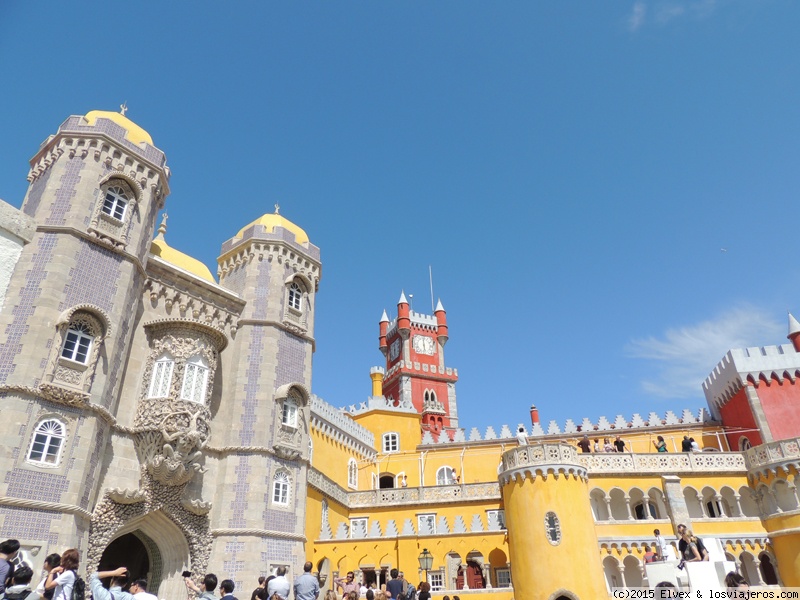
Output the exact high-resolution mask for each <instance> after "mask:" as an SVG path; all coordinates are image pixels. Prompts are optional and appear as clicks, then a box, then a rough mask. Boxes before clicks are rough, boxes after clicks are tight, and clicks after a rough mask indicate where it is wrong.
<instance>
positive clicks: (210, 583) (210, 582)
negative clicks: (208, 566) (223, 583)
mask: <svg viewBox="0 0 800 600" xmlns="http://www.w3.org/2000/svg"><path fill="white" fill-rule="evenodd" d="M200 585H202V586H203V589H204V590H205V591H207V592H213V591H214V590H215V589H217V576H216V575H214V574H213V573H209V574H207V575H206V576H205V577H203V583H201V584H200Z"/></svg>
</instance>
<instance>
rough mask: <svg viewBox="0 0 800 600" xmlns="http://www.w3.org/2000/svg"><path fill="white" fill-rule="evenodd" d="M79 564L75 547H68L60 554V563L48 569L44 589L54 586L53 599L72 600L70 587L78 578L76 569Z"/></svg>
mask: <svg viewBox="0 0 800 600" xmlns="http://www.w3.org/2000/svg"><path fill="white" fill-rule="evenodd" d="M79 564H80V554H78V551H77V550H76V549H75V548H70V549H69V550H65V551H64V554H62V555H61V564H60V565H59V566H57V567H53V568H52V569H50V573H49V574H48V575H47V581H46V582H45V584H44V589H45V590H50V589H53V588H55V590H56V591H55V592H53V600H72V588H73V587H74V586H75V580H76V579H78V575H77V573H76V571H77V570H78V565H79Z"/></svg>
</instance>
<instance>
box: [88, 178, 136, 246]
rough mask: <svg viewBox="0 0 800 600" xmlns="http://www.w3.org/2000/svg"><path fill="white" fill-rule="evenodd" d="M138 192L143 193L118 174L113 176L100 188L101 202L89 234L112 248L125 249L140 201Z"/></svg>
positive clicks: (90, 225) (98, 204) (96, 209)
mask: <svg viewBox="0 0 800 600" xmlns="http://www.w3.org/2000/svg"><path fill="white" fill-rule="evenodd" d="M135 185H138V184H135ZM137 191H139V192H141V188H138V187H137V189H134V184H132V183H131V182H129V181H128V180H126V179H125V178H124V177H121V176H120V175H119V174H117V173H115V174H113V175H112V176H111V177H110V178H109V179H108V180H107V181H106V182H105V183H104V184H103V185H102V186H101V187H100V190H99V194H100V201H99V202H98V203H97V207H96V208H95V213H94V216H93V217H92V221H91V223H90V224H89V233H90V234H91V235H93V236H95V237H97V238H99V239H101V240H103V241H105V242H107V243H110V244H111V245H112V246H116V247H124V246H125V244H127V242H128V229H129V225H130V221H131V214H132V213H133V212H134V207H135V206H136V202H137V199H138V196H137Z"/></svg>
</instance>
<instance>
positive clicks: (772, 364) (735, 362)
mask: <svg viewBox="0 0 800 600" xmlns="http://www.w3.org/2000/svg"><path fill="white" fill-rule="evenodd" d="M798 376H800V353H798V352H797V351H795V349H794V347H793V346H792V345H791V344H781V345H780V346H759V347H754V348H738V349H735V350H730V351H729V352H728V353H727V354H726V355H725V357H724V358H723V359H722V360H721V361H720V362H719V363H718V364H717V366H716V367H714V370H713V371H711V374H710V375H709V376H708V377H706V379H705V381H703V392H704V393H705V396H706V402H708V406H709V408H710V409H711V411H712V413H713V414H714V416H715V417H718V416H719V410H720V408H721V407H722V406H724V405H725V404H727V402H728V401H729V400H730V399H731V398H732V397H733V396H734V395H735V394H736V392H738V391H739V390H740V389H741V388H742V387H743V386H744V385H745V384H747V383H748V382H749V383H751V384H752V385H754V386H756V387H758V386H759V385H760V384H761V383H762V382H770V381H778V382H781V383H782V382H783V381H784V380H785V379H788V380H790V381H791V382H792V383H794V381H795V380H796V379H797V377H798Z"/></svg>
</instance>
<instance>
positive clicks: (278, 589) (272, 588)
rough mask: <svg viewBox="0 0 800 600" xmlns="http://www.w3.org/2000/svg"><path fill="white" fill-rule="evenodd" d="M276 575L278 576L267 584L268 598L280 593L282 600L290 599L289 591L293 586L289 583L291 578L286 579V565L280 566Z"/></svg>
mask: <svg viewBox="0 0 800 600" xmlns="http://www.w3.org/2000/svg"><path fill="white" fill-rule="evenodd" d="M276 575H277V577H275V579H273V580H271V581H270V582H269V584H268V585H267V598H272V596H273V595H275V594H278V596H280V597H281V599H282V600H289V592H290V591H291V589H292V586H291V585H290V584H289V580H288V579H286V567H278V570H277V572H276Z"/></svg>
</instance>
